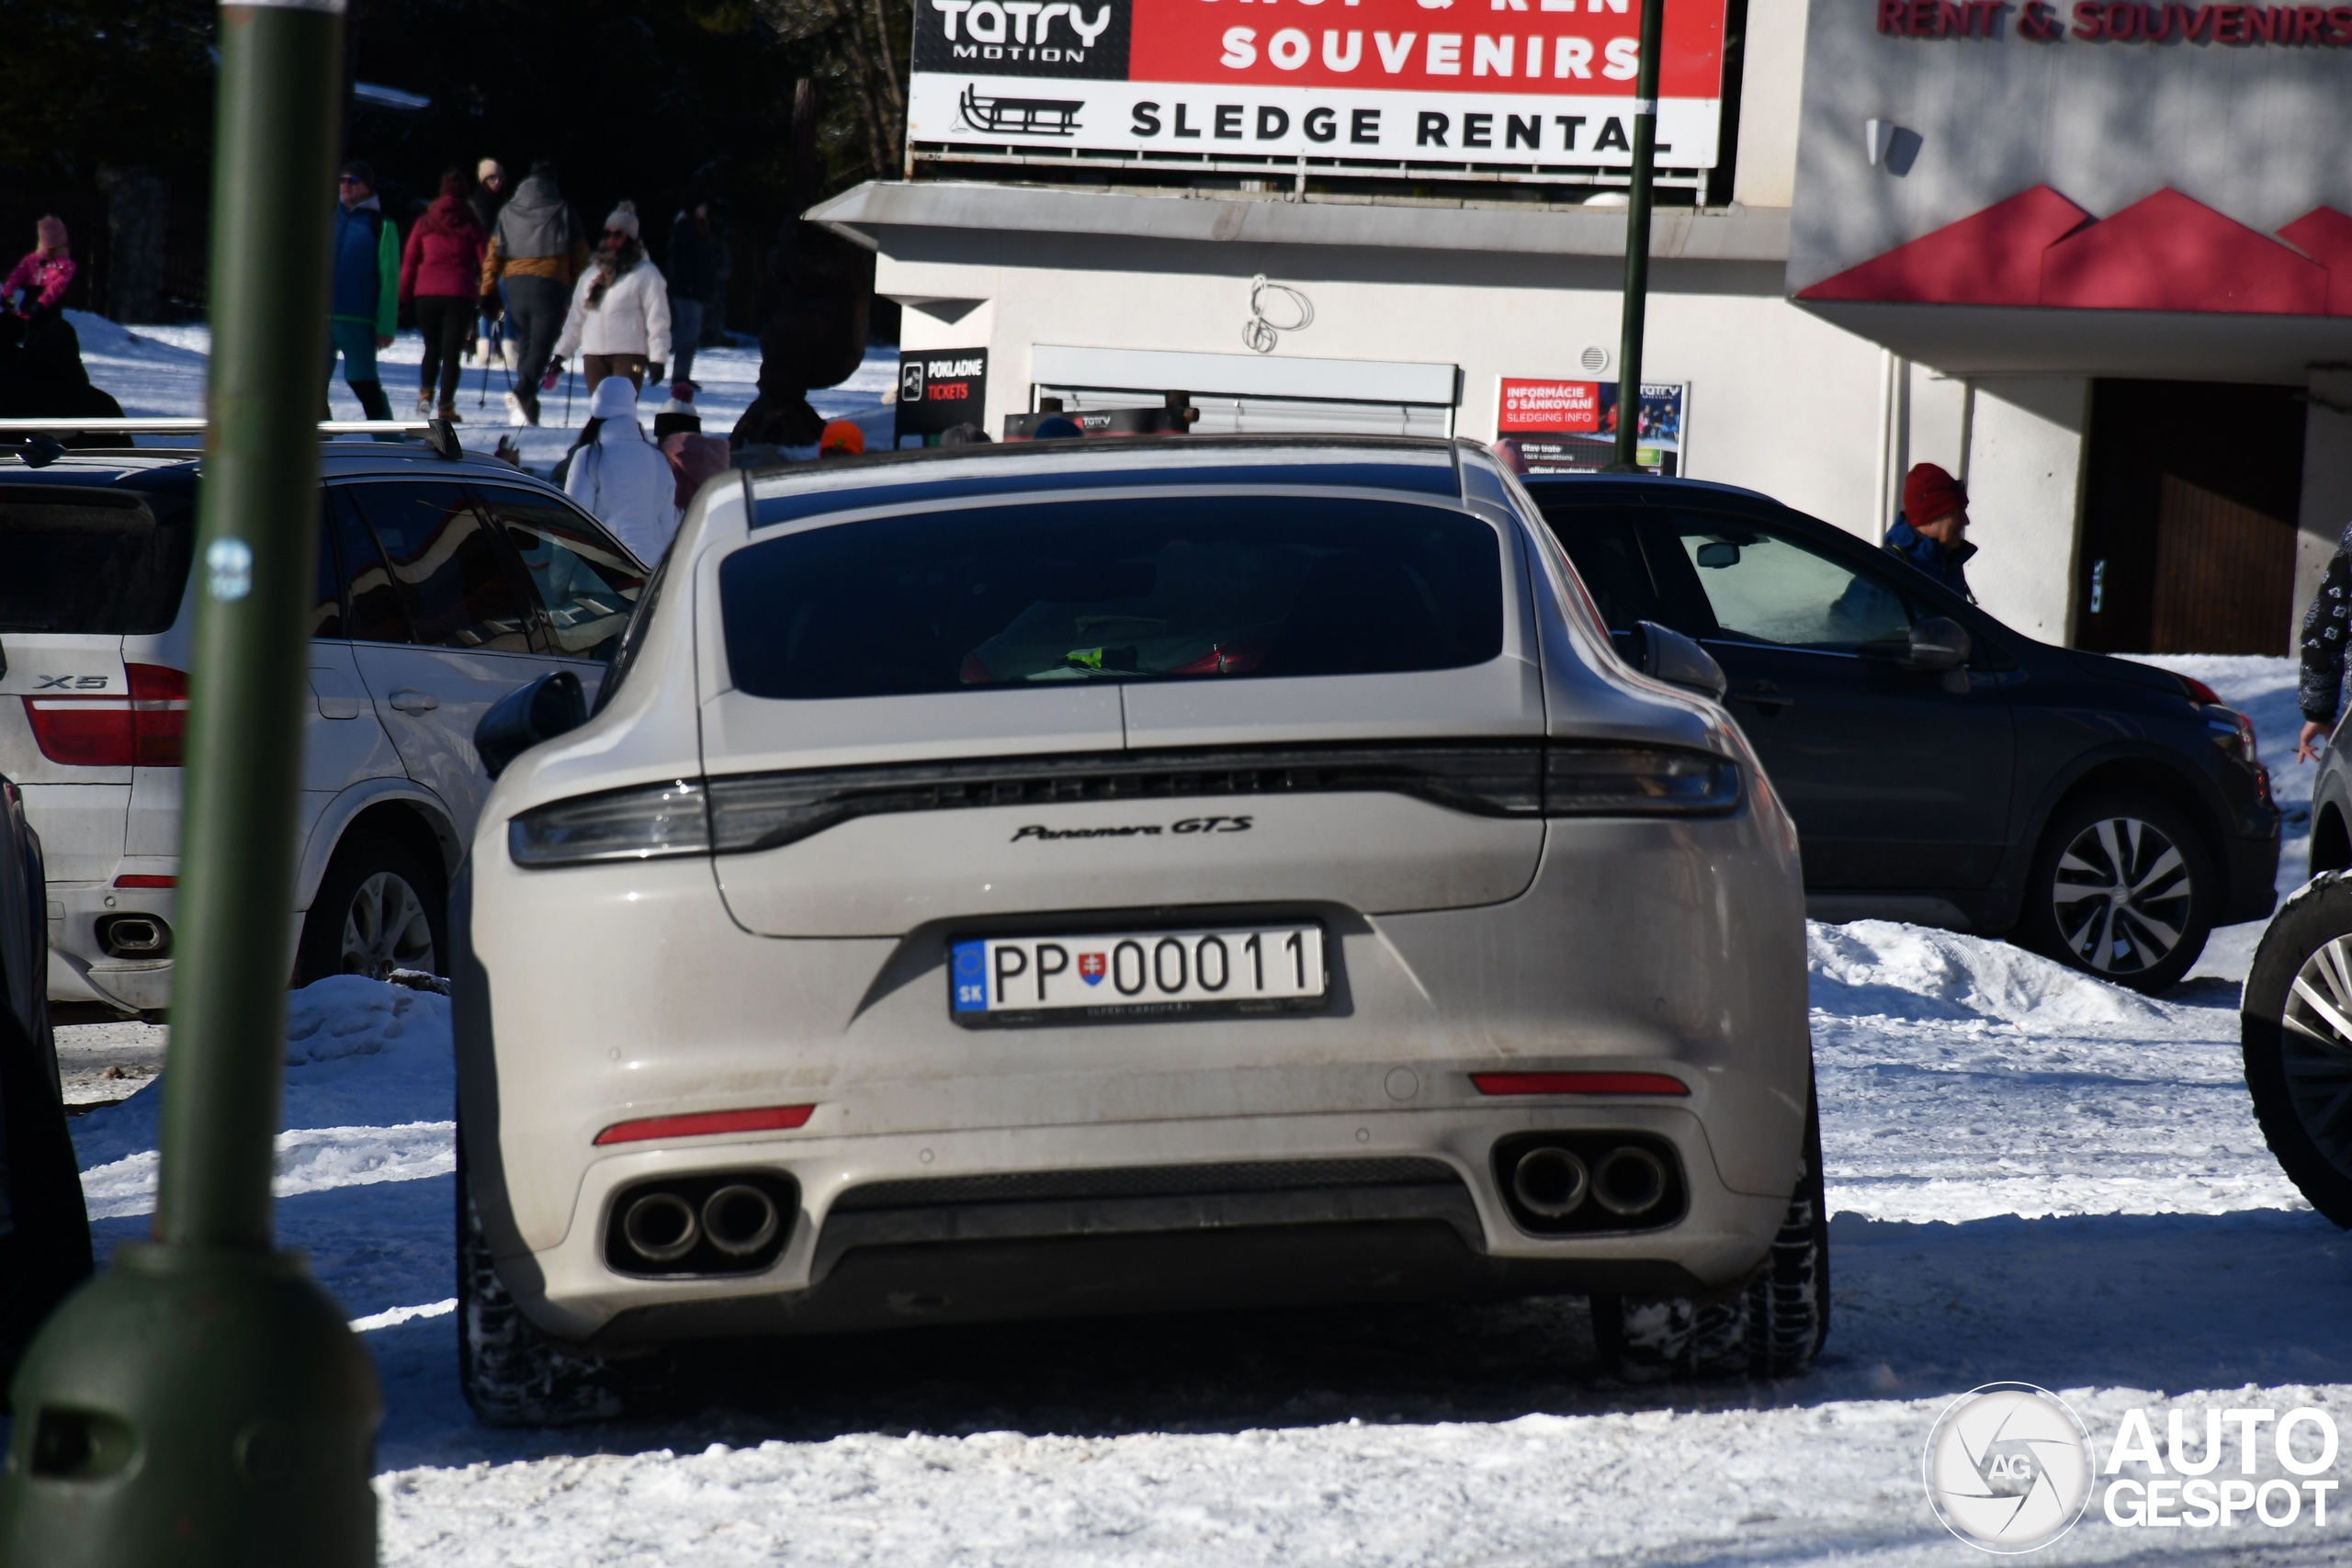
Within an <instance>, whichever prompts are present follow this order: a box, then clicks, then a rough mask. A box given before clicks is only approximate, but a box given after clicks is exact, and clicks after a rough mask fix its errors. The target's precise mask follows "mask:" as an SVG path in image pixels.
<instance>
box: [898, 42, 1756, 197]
mask: <svg viewBox="0 0 2352 1568" xmlns="http://www.w3.org/2000/svg"><path fill="white" fill-rule="evenodd" d="M914 13H915V29H914V62H913V63H914V72H913V83H912V93H911V95H910V103H909V105H908V116H907V126H908V129H907V137H908V142H909V144H910V148H911V147H917V146H924V147H934V148H939V149H941V150H943V151H946V152H950V153H951V154H952V153H953V152H957V151H963V152H991V153H995V154H998V155H1003V154H1007V153H1010V154H1012V155H1015V156H1023V155H1025V156H1030V157H1037V158H1050V159H1052V160H1054V161H1056V162H1078V163H1084V162H1087V161H1091V160H1096V159H1103V158H1106V157H1113V158H1119V159H1123V160H1127V161H1134V162H1144V161H1148V162H1151V163H1155V164H1164V163H1171V162H1172V163H1178V164H1182V163H1185V162H1194V161H1198V162H1201V163H1204V164H1217V163H1220V162H1232V163H1236V164H1242V165H1247V164H1252V163H1257V162H1259V161H1261V160H1275V161H1281V162H1293V163H1295V162H1297V161H1301V160H1304V161H1307V162H1311V163H1314V164H1319V165H1323V166H1326V167H1330V166H1334V165H1336V166H1338V167H1339V168H1341V169H1345V168H1346V167H1347V166H1348V165H1349V164H1365V165H1372V166H1374V167H1377V166H1380V165H1387V166H1395V165H1398V164H1404V165H1408V166H1409V168H1410V170H1411V173H1412V174H1413V175H1415V176H1416V177H1453V178H1470V179H1478V178H1495V177H1510V176H1511V175H1519V176H1520V177H1526V176H1527V175H1530V174H1539V175H1540V174H1542V173H1544V171H1549V170H1561V171H1566V170H1571V169H1581V170H1590V169H1595V168H1602V169H1606V168H1629V167H1631V165H1632V164H1633V131H1634V123H1633V110H1634V77H1635V73H1636V72H1637V71H1638V69H1639V66H1640V58H1639V52H1638V51H1639V47H1640V45H1639V40H1638V38H1637V34H1638V31H1639V28H1640V24H1641V16H1640V5H1639V0H1051V3H1047V0H915V6H914ZM1723 35H1724V0H1678V3H1677V4H1676V5H1674V6H1669V7H1668V9H1667V14H1666V35H1665V58H1664V59H1663V60H1661V61H1660V62H1659V85H1658V93H1659V98H1658V130H1657V139H1658V164H1659V166H1660V167H1662V168H1674V169H1689V170H1699V169H1711V168H1713V167H1714V164H1715V152H1716V141H1717V130H1718V127H1719V123H1720V110H1721V107H1722V98H1723ZM1365 172H1367V173H1369V172H1372V171H1371V169H1370V168H1367V169H1366V171H1365Z"/></svg>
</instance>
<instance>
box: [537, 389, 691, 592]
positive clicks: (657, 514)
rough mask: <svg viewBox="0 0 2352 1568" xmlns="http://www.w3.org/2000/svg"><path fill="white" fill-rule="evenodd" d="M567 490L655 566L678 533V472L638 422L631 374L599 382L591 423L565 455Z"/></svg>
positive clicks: (569, 494) (634, 550)
mask: <svg viewBox="0 0 2352 1568" xmlns="http://www.w3.org/2000/svg"><path fill="white" fill-rule="evenodd" d="M564 460H565V461H566V462H567V463H569V464H570V465H571V468H570V469H569V471H567V472H566V473H565V475H564V476H563V493H564V494H566V495H568V496H570V497H571V499H572V500H574V501H576V502H579V503H580V504H581V505H582V506H584V507H586V508H587V509H588V510H589V512H590V513H594V515H595V517H596V518H597V519H598V520H599V521H600V522H602V523H603V524H604V525H605V527H607V528H610V529H611V530H612V531H613V533H614V534H615V535H616V536H617V537H618V538H619V539H620V542H621V543H622V544H624V545H627V546H628V547H629V549H630V551H631V552H632V553H634V554H635V555H636V557H637V558H638V559H639V560H641V561H643V562H645V564H646V565H648V566H651V565H653V564H654V563H656V562H658V561H659V560H661V558H662V553H663V552H664V551H666V550H668V549H669V547H670V539H671V537H672V536H673V535H675V534H676V533H677V531H678V501H677V488H678V478H677V475H676V474H675V473H674V472H673V470H672V469H671V467H670V459H669V458H667V457H663V456H662V449H661V448H660V447H658V446H654V445H653V444H652V443H651V442H650V441H648V440H646V438H645V432H644V431H643V430H641V429H639V426H638V423H637V389H636V388H634V387H632V386H630V385H629V383H628V378H627V377H625V376H620V375H613V376H607V377H606V378H605V379H604V380H602V381H600V382H598V383H597V386H596V395H595V397H594V399H593V400H591V401H590V403H589V405H588V423H586V424H585V425H583V426H582V427H581V431H580V439H579V441H578V442H577V443H575V444H574V445H573V446H572V448H571V455H570V456H569V457H566V458H565V459H564Z"/></svg>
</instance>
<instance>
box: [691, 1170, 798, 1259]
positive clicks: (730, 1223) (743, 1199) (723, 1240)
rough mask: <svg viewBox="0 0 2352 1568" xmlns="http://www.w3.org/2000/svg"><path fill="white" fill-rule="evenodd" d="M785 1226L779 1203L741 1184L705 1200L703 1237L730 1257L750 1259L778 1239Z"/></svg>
mask: <svg viewBox="0 0 2352 1568" xmlns="http://www.w3.org/2000/svg"><path fill="white" fill-rule="evenodd" d="M781 1223H782V1221H781V1220H780V1218H779V1217H778V1216H777V1214H776V1212H775V1200H774V1199H772V1198H770V1197H769V1196H768V1195H767V1194H766V1193H764V1192H763V1191H761V1190H759V1189H758V1188H756V1187H752V1186H747V1185H745V1184H744V1183H742V1182H740V1181H739V1182H735V1183H733V1184H731V1185H729V1186H726V1187H722V1188H720V1189H719V1190H718V1191H716V1192H714V1193H712V1194H711V1195H710V1196H709V1197H707V1198H706V1199H704V1200H703V1201H702V1228H703V1234H704V1235H707V1236H709V1237H710V1245H711V1246H713V1247H717V1248H718V1250H719V1251H721V1252H723V1253H725V1254H726V1255H727V1256H728V1257H729V1258H748V1257H750V1256H751V1255H752V1253H754V1252H757V1251H759V1250H760V1248H762V1247H765V1246H766V1245H767V1244H768V1243H769V1242H771V1241H773V1240H775V1232H776V1226H777V1225H778V1224H781Z"/></svg>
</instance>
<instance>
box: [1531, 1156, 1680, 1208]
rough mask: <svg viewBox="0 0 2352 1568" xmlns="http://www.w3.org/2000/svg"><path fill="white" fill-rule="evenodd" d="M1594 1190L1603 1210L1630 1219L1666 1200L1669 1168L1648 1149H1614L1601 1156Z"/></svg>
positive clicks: (1594, 1181) (1595, 1175)
mask: <svg viewBox="0 0 2352 1568" xmlns="http://www.w3.org/2000/svg"><path fill="white" fill-rule="evenodd" d="M1521 1163H1524V1162H1521ZM1592 1189H1593V1196H1594V1197H1595V1198H1596V1199H1598V1200H1599V1201H1600V1206H1601V1207H1602V1208H1604V1209H1606V1210H1608V1211H1609V1212H1610V1213H1612V1214H1617V1215H1621V1216H1623V1217H1624V1218H1626V1219H1631V1218H1633V1217H1634V1215H1636V1214H1643V1213H1648V1212H1649V1211H1650V1210H1652V1209H1655V1208H1657V1205H1658V1201H1659V1200H1661V1199H1663V1198H1664V1197H1665V1196H1666V1167H1665V1165H1664V1164H1663V1163H1661V1162H1660V1161H1659V1159H1658V1157H1657V1156H1656V1155H1654V1154H1652V1153H1650V1151H1649V1150H1647V1149H1645V1148H1638V1147H1635V1146H1634V1145H1624V1146H1623V1147H1620V1148H1614V1149H1611V1150H1610V1151H1609V1152H1608V1153H1607V1154H1605V1155H1603V1156H1600V1165H1599V1166H1598V1167H1597V1168H1595V1169H1594V1171H1593V1173H1592Z"/></svg>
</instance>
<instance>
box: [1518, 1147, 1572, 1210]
mask: <svg viewBox="0 0 2352 1568" xmlns="http://www.w3.org/2000/svg"><path fill="white" fill-rule="evenodd" d="M1510 1189H1511V1191H1512V1193H1513V1194H1514V1195H1515V1196H1517V1198H1518V1199H1519V1201H1521V1203H1523V1204H1525V1205H1526V1206H1527V1208H1528V1210H1529V1211H1530V1212H1531V1213H1538V1214H1541V1215H1543V1216H1544V1218H1545V1219H1547V1220H1556V1219H1564V1218H1566V1216H1567V1215H1569V1214H1573V1213H1576V1212H1577V1210H1578V1209H1580V1208H1582V1207H1583V1206H1584V1201H1585V1196H1586V1194H1587V1193H1589V1192H1590V1191H1591V1190H1592V1179H1591V1176H1590V1174H1589V1172H1588V1171H1587V1170H1586V1169H1585V1164H1584V1161H1582V1160H1581V1159H1578V1158H1577V1156H1575V1155H1574V1154H1573V1153H1571V1152H1570V1151H1568V1150H1566V1149H1563V1148H1557V1147H1555V1146H1553V1145H1548V1144H1547V1145H1541V1146H1539V1147H1536V1148H1532V1149H1530V1150H1528V1151H1527V1153H1526V1154H1524V1155H1522V1156H1520V1161H1519V1164H1518V1165H1516V1166H1515V1167H1513V1168H1512V1169H1511V1173H1510Z"/></svg>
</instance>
